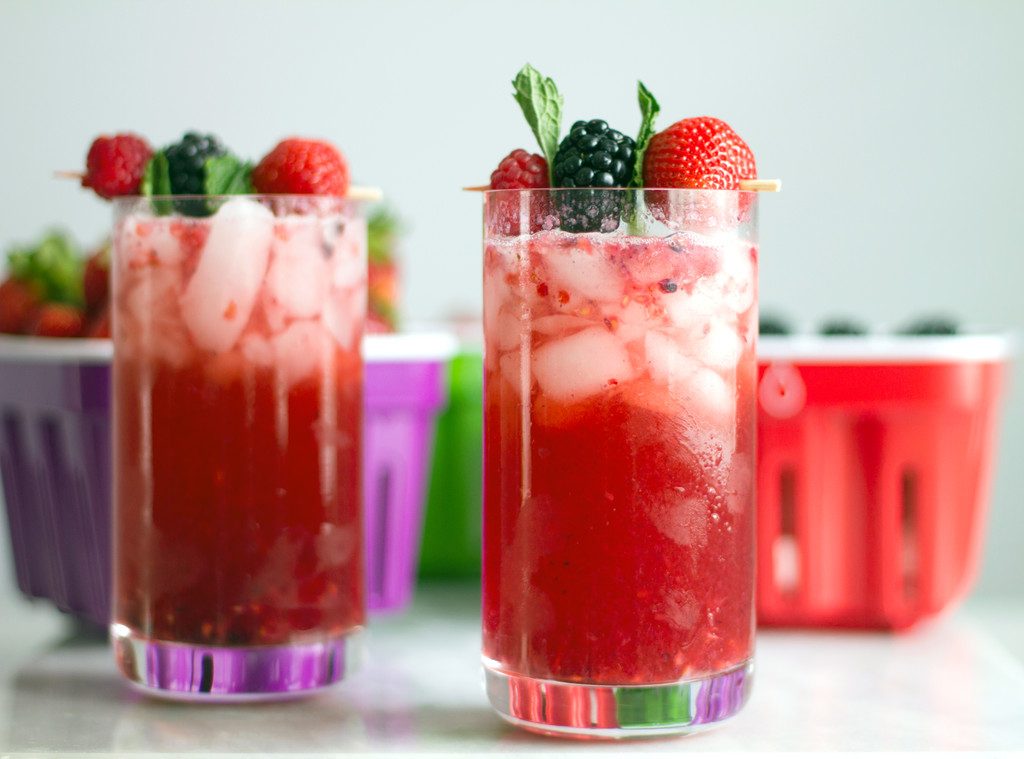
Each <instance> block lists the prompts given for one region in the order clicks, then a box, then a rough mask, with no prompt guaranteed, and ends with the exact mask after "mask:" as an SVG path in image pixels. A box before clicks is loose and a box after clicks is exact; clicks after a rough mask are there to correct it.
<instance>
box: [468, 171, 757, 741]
mask: <svg viewBox="0 0 1024 759" xmlns="http://www.w3.org/2000/svg"><path fill="white" fill-rule="evenodd" d="M587 207H595V208H598V209H599V210H600V209H604V211H602V212H604V213H607V212H608V211H609V210H611V211H612V212H613V215H612V216H611V223H610V224H608V225H605V227H604V228H605V229H606V230H607V231H586V232H572V231H566V230H565V229H563V228H559V227H558V226H557V225H558V223H559V221H560V220H561V221H562V223H563V224H564V220H565V219H566V218H568V217H571V216H572V215H573V214H574V213H575V212H576V210H577V209H580V208H587ZM619 213H623V214H632V215H633V216H632V218H631V219H630V220H629V223H626V221H623V222H622V223H621V224H620V223H618V214H619ZM755 224H756V220H755V199H754V194H753V193H741V192H735V191H718V190H668V191H644V190H600V191H590V190H498V191H491V192H488V193H487V197H486V211H485V226H486V230H485V241H484V333H485V359H484V403H485V407H484V493H485V495H484V556H483V561H484V564H483V627H484V658H485V667H486V670H487V678H488V692H489V695H490V697H491V700H492V703H493V704H494V705H495V706H496V708H497V709H498V710H499V712H501V713H502V714H503V716H505V717H506V718H508V719H510V720H512V721H514V722H517V723H519V724H521V725H523V726H526V727H531V728H533V729H538V730H541V731H546V732H568V733H575V734H583V735H587V734H590V735H604V736H621V735H626V734H632V733H647V734H652V733H659V732H680V731H684V730H692V729H695V728H696V727H697V726H700V725H704V724H709V723H713V722H716V721H718V720H720V719H722V718H724V717H726V716H729V715H730V714H732V713H733V712H735V711H736V710H737V709H738V708H739V707H740V706H741V705H742V702H743V701H744V700H745V697H746V693H747V690H748V687H749V672H750V665H751V656H752V653H753V640H754V639H753V633H754V617H753V600H754V599H753V591H754V512H753V507H754V504H753V496H754V493H753V486H754V470H753V465H754V398H755V387H756V363H755V354H754V348H755V337H756V334H757V317H756V310H757V298H756V290H757V284H756V272H757V243H756V237H755Z"/></svg>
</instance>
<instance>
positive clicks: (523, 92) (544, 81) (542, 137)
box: [512, 63, 565, 181]
mask: <svg viewBox="0 0 1024 759" xmlns="http://www.w3.org/2000/svg"><path fill="white" fill-rule="evenodd" d="M512 86H513V87H514V88H515V92H514V93H513V95H514V96H515V99H516V102H517V103H519V107H520V108H522V109H523V116H525V117H526V123H528V124H529V125H530V129H532V130H533V136H534V137H536V138H537V144H538V145H540V149H541V152H542V153H544V157H545V158H546V159H547V162H548V179H549V181H550V180H551V179H552V177H551V173H552V171H553V166H554V163H555V153H556V152H558V138H559V137H560V136H561V134H562V105H563V104H564V102H565V101H564V98H563V97H562V95H561V93H559V92H558V87H556V86H555V82H554V80H552V79H551V77H545V76H542V75H541V73H540V72H539V71H537V69H535V68H534V67H533V66H531V65H530V64H529V63H527V64H526V65H525V66H523V67H522V68H521V69H520V70H519V73H518V74H516V78H515V79H513V80H512Z"/></svg>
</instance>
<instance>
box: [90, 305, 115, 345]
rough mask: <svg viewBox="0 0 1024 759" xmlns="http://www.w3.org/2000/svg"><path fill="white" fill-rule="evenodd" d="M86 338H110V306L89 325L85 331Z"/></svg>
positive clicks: (105, 307)
mask: <svg viewBox="0 0 1024 759" xmlns="http://www.w3.org/2000/svg"><path fill="white" fill-rule="evenodd" d="M85 336H86V337H110V306H109V305H106V306H104V308H103V310H102V311H100V313H99V314H97V315H96V317H95V318H94V319H93V320H92V321H91V322H90V323H89V327H88V328H87V329H86V331H85Z"/></svg>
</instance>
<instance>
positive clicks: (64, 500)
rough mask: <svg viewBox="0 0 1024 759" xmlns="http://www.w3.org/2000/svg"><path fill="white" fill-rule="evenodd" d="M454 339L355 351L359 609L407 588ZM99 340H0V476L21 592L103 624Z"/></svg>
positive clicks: (104, 398)
mask: <svg viewBox="0 0 1024 759" xmlns="http://www.w3.org/2000/svg"><path fill="white" fill-rule="evenodd" d="M454 349H455V341H454V338H452V337H451V336H450V335H447V334H443V333H422V334H404V335H374V336H371V337H368V338H367V340H366V344H365V346H364V353H365V355H366V391H365V396H366V397H365V418H364V437H365V441H364V448H365V450H364V464H363V468H364V503H365V515H366V525H365V529H366V561H367V567H366V570H367V572H366V575H367V585H368V590H369V593H368V602H369V607H370V609H371V610H374V611H395V610H398V609H400V608H402V607H403V606H404V605H405V604H407V603H408V602H409V599H410V598H411V596H412V588H413V584H414V580H415V569H416V562H417V557H418V554H419V543H420V534H421V531H422V526H423V503H424V500H425V497H426V472H427V467H428V464H429V462H430V454H431V447H432V442H433V431H434V423H435V421H436V418H437V413H438V411H439V410H440V409H441V407H442V406H443V405H444V403H445V400H446V392H447V390H446V382H445V370H446V366H447V362H448V359H449V358H450V356H451V355H452V353H453V352H454ZM111 351H112V346H111V344H110V342H109V341H107V340H59V339H52V338H46V339H42V338H24V337H11V336H0V478H2V480H3V494H4V502H5V504H6V507H7V523H8V526H9V529H10V536H11V548H12V554H13V557H14V567H15V576H16V579H17V583H18V587H19V589H20V590H21V592H22V593H23V594H24V595H26V596H28V597H30V598H43V599H48V600H49V601H51V602H52V603H53V604H54V605H55V606H56V607H57V608H58V609H60V610H61V611H64V612H67V613H69V614H72V615H74V616H76V617H78V618H80V619H83V620H86V621H88V622H92V623H94V624H97V625H100V626H103V627H106V625H107V624H108V623H109V620H110V560H111V556H110V532H111V530H110V505H111V476H110V475H111V472H110V467H111V464H110V460H111V459H110V357H111Z"/></svg>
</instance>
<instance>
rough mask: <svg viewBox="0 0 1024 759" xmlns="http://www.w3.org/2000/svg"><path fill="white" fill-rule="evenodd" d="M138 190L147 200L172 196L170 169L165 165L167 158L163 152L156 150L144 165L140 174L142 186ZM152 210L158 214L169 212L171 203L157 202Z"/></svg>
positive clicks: (165, 201)
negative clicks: (160, 196)
mask: <svg viewBox="0 0 1024 759" xmlns="http://www.w3.org/2000/svg"><path fill="white" fill-rule="evenodd" d="M140 190H141V192H142V194H143V195H145V196H146V197H147V198H148V197H152V196H153V195H173V194H174V191H173V190H172V189H171V168H170V165H169V164H168V163H167V156H166V155H165V154H164V151H162V150H158V151H157V152H155V153H154V154H153V157H152V158H150V159H149V162H148V163H147V164H146V169H145V171H144V172H143V174H142V186H141V187H140ZM153 210H155V211H156V212H157V213H158V214H161V215H163V214H168V213H170V212H171V203H170V201H167V200H158V201H154V203H153Z"/></svg>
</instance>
